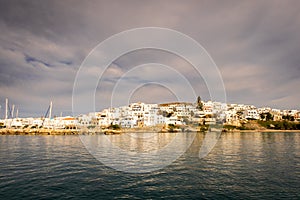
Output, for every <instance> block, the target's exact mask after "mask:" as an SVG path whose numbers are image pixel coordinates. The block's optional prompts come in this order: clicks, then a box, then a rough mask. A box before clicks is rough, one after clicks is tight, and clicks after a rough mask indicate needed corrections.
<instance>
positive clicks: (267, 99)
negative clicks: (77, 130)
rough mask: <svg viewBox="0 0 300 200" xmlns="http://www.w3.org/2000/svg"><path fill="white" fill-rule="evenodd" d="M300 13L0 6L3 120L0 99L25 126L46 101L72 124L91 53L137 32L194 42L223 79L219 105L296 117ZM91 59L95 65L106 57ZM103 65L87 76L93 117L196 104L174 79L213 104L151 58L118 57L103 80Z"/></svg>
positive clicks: (162, 57) (238, 7) (174, 67)
mask: <svg viewBox="0 0 300 200" xmlns="http://www.w3.org/2000/svg"><path fill="white" fill-rule="evenodd" d="M299 9H300V1H297V0H295V1H291V0H286V1H276V0H270V1H268V0H266V1H259V0H254V1H250V0H248V1H246V0H243V1H237V0H236V1H231V0H225V1H200V0H199V1H180V0H178V1H176V0H172V1H168V0H166V1H155V0H154V1H140V0H136V1H133V0H126V1H123V0H118V1H114V0H110V1H108V0H107V1H103V0H99V1H92V0H91V1H80V0H64V1H56V0H51V1H46V0H45V1H38V0H29V1H15V0H0V30H1V34H0V94H1V95H0V105H1V108H0V118H2V117H3V116H4V108H5V98H8V99H9V102H10V106H12V104H15V107H16V108H18V110H19V115H20V116H24V117H26V116H42V115H44V114H45V112H46V110H47V108H48V106H49V102H50V101H53V114H54V115H60V113H61V112H62V113H63V115H70V114H72V97H73V87H74V83H75V80H76V77H77V76H76V75H78V71H79V69H80V67H81V66H82V64H83V63H84V61H85V59H86V58H87V57H88V56H89V55H90V54H91V52H93V49H95V47H97V45H99V44H100V43H101V42H103V41H105V40H106V39H108V38H110V37H111V36H113V35H115V34H118V33H120V32H123V31H126V30H129V29H134V28H142V27H160V28H167V29H172V30H175V31H178V32H181V33H183V34H185V35H187V36H189V37H190V38H192V39H193V40H195V41H196V42H198V43H199V44H200V45H201V46H202V47H203V48H204V49H205V51H206V52H207V53H208V54H209V56H210V57H211V59H212V60H213V61H214V63H215V65H216V66H217V68H218V70H219V72H220V76H221V78H222V81H223V83H224V89H225V92H226V102H228V103H244V104H253V105H255V106H257V107H261V106H269V107H273V108H279V109H300V104H299V103H300V92H299V86H300V77H299V75H300V64H299V63H300V56H299V52H300V12H299ZM165 40H168V38H167V37H166V38H165ZM130 42H132V41H130ZM133 42H134V41H133ZM170 42H172V41H171V40H170ZM174 45H175V46H176V42H174ZM98 53H99V56H98V57H97V58H98V59H99V60H100V62H101V59H102V58H103V59H105V56H107V55H106V54H105V53H107V52H102V54H101V52H98ZM149 63H150V64H149ZM151 63H160V64H161V65H162V66H158V65H157V64H151ZM143 64H144V67H138V66H141V65H143ZM100 65H101V64H100V63H99V65H94V66H90V67H89V68H88V70H86V71H85V73H86V74H87V75H86V77H87V78H88V79H89V77H92V78H97V77H96V76H98V78H100V81H99V83H98V85H97V86H96V90H95V102H96V103H95V106H94V107H95V110H96V111H99V110H102V109H104V108H106V107H109V106H112V105H113V106H120V105H126V104H127V103H130V102H136V101H142V102H146V103H161V102H168V101H176V100H178V99H180V100H184V101H188V102H193V101H196V99H194V96H193V95H191V94H190V92H191V91H190V88H189V87H188V86H187V85H188V84H187V85H185V83H186V82H184V81H178V80H179V79H180V80H181V79H182V80H183V79H184V80H187V81H188V82H189V84H190V85H191V88H192V89H193V92H194V94H195V95H196V96H197V95H199V96H201V98H202V99H203V100H210V99H211V96H210V93H209V90H208V88H209V87H213V89H216V90H218V89H219V88H217V87H215V88H214V86H207V85H206V82H205V78H206V77H201V76H199V74H197V71H195V69H194V68H193V66H192V65H191V63H189V62H187V61H186V60H184V59H183V58H181V57H179V56H177V55H174V54H172V53H171V52H165V51H161V50H157V49H156V50H155V49H143V50H139V51H132V52H129V53H127V54H125V55H122V56H120V57H117V58H116V59H115V60H114V61H113V62H112V63H111V64H110V66H109V67H108V68H107V69H106V70H105V72H104V74H103V76H102V77H99V73H98V72H99V68H101V67H103V66H100ZM164 66H165V67H164ZM166 66H168V67H166ZM170 67H171V68H170ZM97 70H98V71H97ZM164 70H167V71H164ZM183 77H184V78H183ZM159 80H163V81H164V82H159ZM117 86H118V87H117ZM86 87H88V85H86ZM83 88H84V87H83ZM133 88H134V89H133ZM79 92H80V95H81V96H84V95H85V91H84V90H80V91H79ZM178 97H180V98H178ZM213 100H216V101H218V100H219V99H218V98H217V99H213ZM112 102H113V103H112ZM80 110H81V111H82V112H90V111H91V110H90V107H89V106H85V105H81V107H80Z"/></svg>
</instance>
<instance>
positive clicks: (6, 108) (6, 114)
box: [5, 98, 8, 119]
mask: <svg viewBox="0 0 300 200" xmlns="http://www.w3.org/2000/svg"><path fill="white" fill-rule="evenodd" d="M7 116H8V98H6V99H5V119H7Z"/></svg>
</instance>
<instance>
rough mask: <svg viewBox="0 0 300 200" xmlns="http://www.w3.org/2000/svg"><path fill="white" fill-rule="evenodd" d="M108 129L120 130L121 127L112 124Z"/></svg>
mask: <svg viewBox="0 0 300 200" xmlns="http://www.w3.org/2000/svg"><path fill="white" fill-rule="evenodd" d="M108 129H112V130H120V129H121V126H119V125H118V124H111V125H110V126H109V127H108Z"/></svg>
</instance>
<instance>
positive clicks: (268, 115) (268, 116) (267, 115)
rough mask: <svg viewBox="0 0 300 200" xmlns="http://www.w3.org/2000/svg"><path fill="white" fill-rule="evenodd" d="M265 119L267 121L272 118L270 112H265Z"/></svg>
mask: <svg viewBox="0 0 300 200" xmlns="http://www.w3.org/2000/svg"><path fill="white" fill-rule="evenodd" d="M266 120H267V121H271V120H273V115H272V114H271V113H269V112H267V114H266Z"/></svg>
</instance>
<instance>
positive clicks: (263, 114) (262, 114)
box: [260, 112, 274, 121]
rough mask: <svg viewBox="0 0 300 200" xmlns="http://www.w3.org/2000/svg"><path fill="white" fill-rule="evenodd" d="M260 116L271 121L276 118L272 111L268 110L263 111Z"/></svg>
mask: <svg viewBox="0 0 300 200" xmlns="http://www.w3.org/2000/svg"><path fill="white" fill-rule="evenodd" d="M260 118H261V119H262V120H266V121H271V120H273V119H274V116H273V115H272V114H271V113H269V112H267V113H261V114H260Z"/></svg>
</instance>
